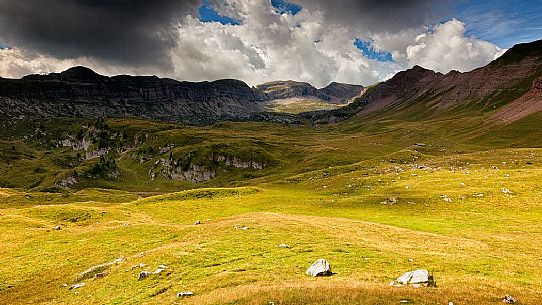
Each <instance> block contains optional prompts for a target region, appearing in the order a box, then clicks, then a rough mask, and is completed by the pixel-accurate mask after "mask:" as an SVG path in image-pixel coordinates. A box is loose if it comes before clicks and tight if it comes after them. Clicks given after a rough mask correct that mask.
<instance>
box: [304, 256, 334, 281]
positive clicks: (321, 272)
mask: <svg viewBox="0 0 542 305" xmlns="http://www.w3.org/2000/svg"><path fill="white" fill-rule="evenodd" d="M305 274H307V275H310V276H314V277H317V276H330V275H333V272H331V266H330V265H329V262H328V261H327V260H325V259H323V258H321V259H319V260H317V261H315V262H314V263H313V264H312V265H311V266H310V267H309V269H307V271H306V272H305Z"/></svg>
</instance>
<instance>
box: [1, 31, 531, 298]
mask: <svg viewBox="0 0 542 305" xmlns="http://www.w3.org/2000/svg"><path fill="white" fill-rule="evenodd" d="M541 46H542V45H541V42H540V41H538V42H533V43H531V44H525V45H518V46H516V47H514V48H512V49H510V50H509V51H508V52H507V53H505V54H504V55H503V56H502V57H501V58H499V59H497V60H495V61H493V62H492V63H490V64H489V65H488V66H486V67H482V68H479V69H477V70H474V71H472V72H467V73H459V72H450V73H448V74H445V75H443V74H440V73H435V72H433V71H430V70H427V69H424V68H422V67H419V66H416V67H413V68H412V69H409V70H407V71H404V72H400V73H398V74H397V75H396V76H394V77H393V78H391V79H390V80H388V81H386V82H382V83H379V84H375V85H374V86H371V87H367V88H363V87H352V85H346V84H337V83H335V84H332V85H331V86H330V87H326V88H322V89H316V88H314V87H312V86H310V85H308V84H304V83H296V82H274V83H271V84H266V85H262V86H259V87H258V86H256V87H252V88H251V87H249V86H248V85H246V84H244V83H241V82H239V81H235V80H226V81H215V82H203V83H187V82H177V81H173V80H168V79H159V78H154V77H128V76H117V77H104V76H100V75H98V74H95V73H94V72H93V71H91V70H87V69H84V68H81V67H79V68H72V69H71V70H68V71H65V72H62V73H56V74H50V75H34V76H29V77H26V78H23V79H21V80H9V79H0V89H1V93H2V94H0V105H1V106H2V108H1V109H2V112H1V113H0V117H2V121H1V126H0V160H1V161H2V163H0V226H1V227H2V230H1V231H0V245H1V247H0V260H1V261H2V262H3V264H2V265H0V276H1V277H2V281H0V295H1V296H2V297H1V298H0V304H386V305H387V304H435V305H436V304H449V303H450V302H451V303H452V304H500V303H501V302H502V299H503V297H504V296H505V295H511V296H513V297H514V298H515V299H517V300H518V304H538V303H539V300H541V299H542V284H541V283H540V281H539V277H540V272H541V271H542V261H541V260H540V251H541V250H542V223H541V222H540V219H542V142H541V141H540V139H541V138H542V129H541V128H540V120H541V119H542V113H541V112H540V109H541V108H540V107H539V105H538V104H539V101H540V96H541V92H542V91H540V77H542V60H541V56H542V55H541V54H542V52H540V50H541ZM488 79H490V81H488ZM309 86H310V87H309ZM59 88H63V89H59ZM143 88H146V89H145V90H144V89H143ZM232 88H234V89H232ZM151 89H152V90H151ZM307 101H309V102H307ZM273 103H275V104H273ZM269 105H274V107H275V109H273V107H271V108H268V107H270V106H269ZM286 106H287V107H286ZM280 107H285V108H286V109H284V108H280ZM276 108H279V109H276ZM72 109H75V110H77V111H75V112H74V111H72ZM319 258H325V259H327V260H328V261H329V263H330V265H331V268H332V271H333V275H332V276H329V277H315V278H313V277H309V276H307V275H305V271H306V270H307V268H308V267H309V266H310V265H311V264H312V263H313V262H314V261H316V260H317V259H319ZM417 269H427V270H429V271H430V272H431V273H432V275H433V276H434V279H435V281H436V286H435V287H421V288H415V287H410V286H404V287H395V286H390V285H389V284H390V282H391V281H393V280H396V279H397V278H398V277H399V276H401V275H402V274H403V273H405V272H407V271H412V270H417ZM158 270H161V271H159V272H158ZM145 271H147V272H149V274H148V275H145V276H143V277H142V275H141V274H142V272H145ZM145 274H146V273H145ZM83 284H84V285H83ZM74 285H75V286H74ZM70 288H71V289H70ZM181 292H192V293H193V295H186V296H185V295H179V294H180V293H181Z"/></svg>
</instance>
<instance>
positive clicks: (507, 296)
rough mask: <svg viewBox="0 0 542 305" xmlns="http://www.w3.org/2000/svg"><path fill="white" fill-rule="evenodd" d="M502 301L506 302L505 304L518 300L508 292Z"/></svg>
mask: <svg viewBox="0 0 542 305" xmlns="http://www.w3.org/2000/svg"><path fill="white" fill-rule="evenodd" d="M502 302H503V303H505V304H515V303H517V300H516V299H515V298H513V297H512V296H511V295H508V294H507V295H505V296H504V298H503V299H502Z"/></svg>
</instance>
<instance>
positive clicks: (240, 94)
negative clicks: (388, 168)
mask: <svg viewBox="0 0 542 305" xmlns="http://www.w3.org/2000/svg"><path fill="white" fill-rule="evenodd" d="M265 99H266V97H265V96H263V95H261V94H259V93H258V92H255V91H254V90H252V89H251V88H250V87H249V86H248V85H246V84H245V83H244V82H241V81H238V80H219V81H214V82H200V83H192V82H178V81H175V80H172V79H160V78H158V77H156V76H136V77H133V76H126V75H121V76H114V77H106V76H102V75H98V74H96V73H94V71H92V70H90V69H88V68H84V67H75V68H71V69H69V70H67V71H64V72H62V73H53V74H49V75H29V76H26V77H24V78H22V79H20V80H13V79H0V106H1V110H0V111H1V113H0V115H3V116H7V117H20V116H38V117H58V116H62V117H80V116H85V117H87V116H109V117H125V116H133V117H142V118H149V119H156V120H164V121H177V122H182V123H189V124H207V123H212V122H216V121H218V120H248V119H250V118H251V116H252V115H253V114H260V113H262V112H264V111H265V109H264V108H263V107H262V106H261V105H260V104H258V102H259V101H262V100H265Z"/></svg>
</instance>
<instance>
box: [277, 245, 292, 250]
mask: <svg viewBox="0 0 542 305" xmlns="http://www.w3.org/2000/svg"><path fill="white" fill-rule="evenodd" d="M279 248H283V249H289V248H290V246H288V245H287V244H280V245H279Z"/></svg>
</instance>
